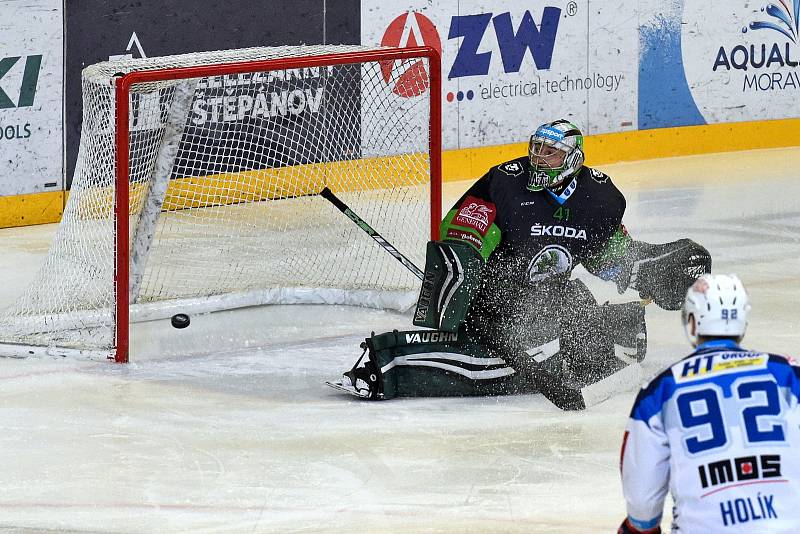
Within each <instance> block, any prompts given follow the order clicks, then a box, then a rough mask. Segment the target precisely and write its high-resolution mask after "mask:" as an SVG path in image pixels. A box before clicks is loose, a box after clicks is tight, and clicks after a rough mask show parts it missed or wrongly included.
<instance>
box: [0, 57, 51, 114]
mask: <svg viewBox="0 0 800 534" xmlns="http://www.w3.org/2000/svg"><path fill="white" fill-rule="evenodd" d="M20 59H22V58H21V56H13V57H6V58H3V59H1V60H0V109H8V108H27V107H31V106H32V105H33V100H34V98H35V97H36V86H37V84H38V83H39V70H40V67H41V65H42V56H41V55H37V56H28V57H27V58H25V71H24V72H23V74H22V83H20V85H19V99H18V100H17V102H16V104H15V103H14V101H13V100H11V98H10V97H9V96H8V93H6V92H5V91H4V90H3V86H2V80H3V77H4V76H5V75H6V74H8V72H9V71H10V70H11V69H12V68H13V67H14V65H16V64H17V62H18V61H19V60H20Z"/></svg>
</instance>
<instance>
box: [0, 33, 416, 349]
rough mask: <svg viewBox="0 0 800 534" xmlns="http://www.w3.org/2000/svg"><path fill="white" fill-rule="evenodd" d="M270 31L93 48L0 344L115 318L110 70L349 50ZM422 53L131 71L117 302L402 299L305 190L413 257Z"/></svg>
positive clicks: (404, 286) (402, 303) (387, 271)
mask: <svg viewBox="0 0 800 534" xmlns="http://www.w3.org/2000/svg"><path fill="white" fill-rule="evenodd" d="M363 50H365V48H363V47H353V46H325V47H313V46H309V47H279V48H255V49H244V50H235V51H225V52H209V53H200V54H189V55H180V56H170V57H162V58H151V59H141V60H123V61H118V62H106V63H100V64H96V65H93V66H90V67H88V68H86V69H85V70H84V71H83V114H84V116H83V127H82V134H81V143H80V149H79V155H78V161H77V165H76V171H75V175H74V180H73V183H72V187H71V190H70V194H69V200H68V203H67V205H66V208H65V211H64V216H63V218H62V221H61V224H60V226H59V228H58V230H57V233H56V236H55V239H54V242H53V244H52V247H51V249H50V251H49V253H48V255H47V258H46V260H45V262H44V265H43V267H42V268H41V270H40V271H39V273H38V274H37V275H36V277H35V280H34V282H33V284H32V285H31V286H30V287H29V289H28V290H27V291H25V293H24V294H23V295H22V296H21V297H20V298H19V299H18V300H17V301H16V302H15V303H14V304H13V305H12V306H11V307H10V308H9V309H8V310H6V311H5V312H4V314H3V315H2V317H0V341H2V342H3V343H14V344H30V345H43V346H61V347H72V348H77V349H109V348H111V347H113V345H114V332H115V317H114V303H115V283H114V273H115V257H116V255H117V254H120V253H125V252H126V251H117V250H115V243H116V240H115V207H114V196H115V187H116V184H115V172H116V165H117V157H116V155H117V148H116V145H115V80H116V79H117V77H116V76H117V75H118V74H119V73H127V72H131V71H141V70H156V69H158V70H161V69H167V68H178V67H187V66H196V65H224V64H226V63H234V62H236V63H238V62H249V61H258V60H269V59H278V58H287V57H300V56H318V55H320V54H336V53H346V52H353V51H363ZM426 72H429V69H428V65H427V60H426V59H424V58H416V59H413V60H404V61H403V62H402V64H401V62H400V61H397V62H393V61H378V60H376V61H367V62H361V63H354V64H336V63H335V60H334V61H333V63H331V64H330V65H325V66H320V67H307V68H281V69H280V70H262V71H257V72H245V73H240V74H227V75H215V76H210V77H204V78H191V79H178V80H164V81H154V82H148V83H142V84H136V85H133V86H132V89H131V91H130V94H129V96H128V98H129V106H130V119H129V130H130V131H129V136H128V141H127V151H128V158H129V173H128V175H129V176H128V183H127V184H123V185H122V186H123V187H128V188H129V195H130V202H129V207H128V218H129V224H130V231H129V236H128V240H127V242H126V241H125V240H120V242H121V243H124V246H127V252H128V253H129V256H130V260H129V266H130V267H129V268H130V271H131V274H130V282H129V286H130V289H129V294H130V301H131V318H132V320H137V319H149V318H155V317H168V316H169V315H171V314H173V313H177V312H178V311H187V312H192V311H193V309H194V310H197V311H212V310H213V309H228V308H233V307H237V306H248V305H257V304H267V303H282V302H327V303H345V304H359V305H365V306H373V307H395V308H401V309H402V308H405V307H408V306H409V305H411V303H413V299H414V297H415V294H416V292H417V291H418V287H419V280H418V279H417V278H416V277H414V275H413V274H411V273H410V272H409V271H408V270H407V269H406V268H405V267H404V266H403V265H401V264H400V263H399V262H398V261H397V260H395V259H394V258H393V257H392V256H390V255H389V254H388V253H387V252H386V251H385V250H383V249H381V248H380V247H379V246H377V244H376V243H375V242H374V241H373V240H372V239H371V238H370V237H369V236H368V235H367V234H366V233H365V232H364V231H363V230H362V229H360V228H358V227H357V226H356V225H355V224H354V223H353V222H352V221H351V220H349V219H348V218H347V217H346V216H345V215H344V214H343V213H341V212H340V211H338V210H337V209H336V207H335V206H333V205H332V204H331V203H330V202H329V201H327V200H325V199H324V198H322V197H321V196H320V195H319V193H320V191H321V190H322V189H323V188H324V187H328V188H329V189H330V190H332V191H333V192H334V193H335V194H336V195H337V196H338V197H339V198H341V199H342V200H343V201H344V202H345V203H346V204H348V205H349V207H350V208H351V209H352V210H353V211H354V212H355V213H356V214H358V215H359V216H360V217H361V218H363V219H364V220H365V221H367V222H368V223H369V224H370V225H371V226H372V227H373V228H374V229H375V230H376V231H377V232H378V233H380V234H381V235H382V236H384V237H385V238H386V240H388V241H389V242H390V243H392V245H394V246H395V247H396V248H397V249H398V250H399V251H400V252H401V253H403V254H404V255H406V256H407V257H408V258H409V259H410V260H411V261H412V262H414V263H415V264H417V265H420V266H421V265H422V264H423V263H424V251H425V242H426V241H427V240H428V239H429V238H430V220H431V201H430V199H431V169H430V153H429V135H430V116H429V112H430V94H429V91H428V85H429V84H428V79H427V75H426V74H425V73H426Z"/></svg>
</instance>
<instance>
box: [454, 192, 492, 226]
mask: <svg viewBox="0 0 800 534" xmlns="http://www.w3.org/2000/svg"><path fill="white" fill-rule="evenodd" d="M494 215H495V209H494V204H492V203H491V202H486V201H484V200H480V199H478V198H475V197H467V198H466V199H465V200H464V202H463V203H462V204H461V209H460V210H458V215H456V217H455V219H454V221H455V223H456V224H458V225H460V226H467V227H469V228H474V229H476V230H477V231H478V232H480V233H481V235H486V230H488V229H489V226H491V225H492V223H493V222H494Z"/></svg>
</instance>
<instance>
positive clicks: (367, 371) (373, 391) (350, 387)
mask: <svg viewBox="0 0 800 534" xmlns="http://www.w3.org/2000/svg"><path fill="white" fill-rule="evenodd" d="M325 384H327V385H328V386H330V387H332V388H333V389H338V390H339V391H344V392H345V393H349V394H350V395H353V396H355V397H359V398H362V399H382V398H383V393H381V392H380V385H379V382H378V373H377V370H376V368H375V365H374V364H373V363H372V362H371V361H367V362H366V363H365V364H364V365H363V366H362V367H358V368H353V369H351V370H350V371H347V372H346V373H344V374H343V375H342V378H341V379H339V380H338V381H336V382H325Z"/></svg>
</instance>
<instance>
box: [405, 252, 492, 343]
mask: <svg viewBox="0 0 800 534" xmlns="http://www.w3.org/2000/svg"><path fill="white" fill-rule="evenodd" d="M483 265H484V261H483V258H482V257H481V255H480V253H479V252H478V251H477V250H475V248H473V247H472V246H471V245H468V244H466V243H457V242H453V241H429V242H428V248H427V251H426V255H425V276H424V278H423V280H422V289H421V290H420V294H419V299H418V300H417V308H416V310H415V311H414V326H422V327H426V328H433V329H437V330H443V331H445V332H456V331H458V327H459V325H460V324H461V323H463V322H464V318H465V317H466V314H467V310H468V308H469V303H470V301H471V300H472V297H473V296H474V295H475V292H476V291H477V289H478V287H480V283H481V273H482V271H483Z"/></svg>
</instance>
